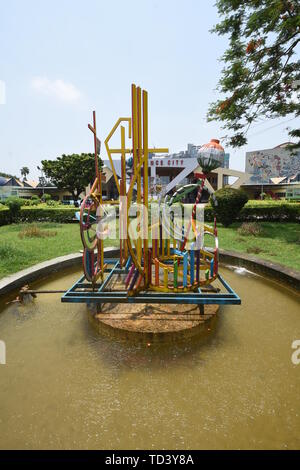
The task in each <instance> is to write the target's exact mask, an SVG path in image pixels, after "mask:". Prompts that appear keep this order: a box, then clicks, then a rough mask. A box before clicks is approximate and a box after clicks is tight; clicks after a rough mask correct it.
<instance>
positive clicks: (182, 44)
mask: <svg viewBox="0 0 300 470" xmlns="http://www.w3.org/2000/svg"><path fill="white" fill-rule="evenodd" d="M214 3H215V1H214V0H205V1H203V0H184V1H183V0H180V1H179V0H126V1H124V0H109V1H108V0H89V2H86V1H84V0H51V1H50V0H43V1H40V0H26V2H25V1H24V0H10V1H9V2H8V1H6V0H0V7H1V8H0V11H1V14H0V103H1V95H2V102H3V101H4V103H3V104H0V171H4V172H6V173H11V174H15V175H17V176H18V175H20V168H21V167H22V166H28V167H29V169H30V175H29V177H28V179H31V178H32V179H36V178H37V177H38V176H39V172H38V170H37V166H38V165H39V164H40V162H41V160H42V159H55V158H57V157H58V156H60V155H62V154H63V153H65V154H70V153H81V152H92V151H93V139H92V134H91V132H90V131H89V130H88V128H87V124H88V123H89V122H91V121H92V111H93V110H94V109H95V110H96V113H97V130H98V136H99V138H100V139H101V140H102V141H103V140H104V139H105V137H106V136H107V134H108V132H109V131H110V129H111V128H112V127H113V125H114V123H115V121H116V120H117V119H118V117H120V116H130V106H131V105H130V85H131V83H136V84H137V85H140V86H141V87H142V88H144V89H146V90H147V91H148V93H149V144H150V146H156V147H168V148H169V150H170V152H179V151H180V150H184V149H185V148H186V146H187V144H188V143H194V144H197V145H199V144H203V143H206V142H208V141H209V140H210V139H211V138H220V137H222V136H224V135H225V131H224V130H222V129H221V128H220V124H219V123H218V122H212V123H207V122H206V113H207V109H208V105H209V103H210V102H213V101H215V100H216V99H218V98H219V95H218V92H217V91H216V86H217V82H218V80H219V78H220V73H221V69H222V67H223V64H222V63H221V62H220V60H219V59H220V57H221V55H222V53H223V52H224V51H225V49H226V46H227V41H226V38H224V37H222V38H221V37H218V36H217V35H215V34H212V33H210V32H209V30H210V29H211V28H212V26H213V25H214V24H215V23H216V22H217V21H218V16H217V9H216V7H215V6H214ZM1 91H2V93H1ZM4 92H5V93H4ZM287 119H288V118H285V119H281V120H273V121H268V122H265V123H260V124H256V125H254V126H253V128H252V129H250V131H249V136H248V137H249V139H248V144H247V146H245V147H242V148H239V149H230V148H229V147H226V148H225V150H226V151H228V152H230V155H231V160H230V167H231V168H233V169H237V170H242V171H243V170H244V169H245V152H246V151H250V150H257V149H263V148H270V147H274V146H276V145H278V144H280V143H282V142H286V141H288V140H289V137H288V133H287V131H286V127H287V126H289V125H295V120H294V121H292V122H286V121H287ZM283 121H284V122H283ZM101 156H102V158H103V159H107V155H106V152H105V150H104V146H103V147H102V152H101Z"/></svg>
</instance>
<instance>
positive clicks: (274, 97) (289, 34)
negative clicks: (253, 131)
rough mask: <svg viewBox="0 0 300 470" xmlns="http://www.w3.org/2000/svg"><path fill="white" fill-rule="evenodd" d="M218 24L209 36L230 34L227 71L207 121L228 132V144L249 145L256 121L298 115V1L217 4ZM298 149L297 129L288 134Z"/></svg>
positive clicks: (225, 58)
mask: <svg viewBox="0 0 300 470" xmlns="http://www.w3.org/2000/svg"><path fill="white" fill-rule="evenodd" d="M216 5H217V8H218V13H219V15H220V16H221V18H222V20H221V21H220V23H218V24H217V25H216V26H215V27H214V29H213V30H212V31H213V32H216V33H217V34H219V35H221V36H223V35H229V46H228V48H227V50H226V51H225V53H224V55H223V56H222V61H223V62H224V64H225V68H224V69H223V71H222V75H221V79H220V81H219V84H218V91H220V93H221V94H222V95H223V98H222V99H219V100H217V101H216V102H215V103H211V104H210V108H209V110H208V115H207V118H208V121H212V120H218V121H221V122H222V123H223V129H227V130H228V131H229V135H228V136H226V137H227V140H228V143H229V144H230V145H231V146H233V147H239V146H242V145H244V144H245V143H247V137H246V135H247V131H248V129H249V127H250V126H251V124H252V123H253V122H255V121H257V120H258V118H263V119H265V120H267V119H274V118H279V117H284V116H288V115H290V117H291V120H292V119H293V117H296V116H299V114H300V102H299V97H298V98H297V92H299V90H300V67H299V65H300V64H299V60H296V58H295V49H296V46H297V44H298V43H299V41H300V3H299V1H298V0H248V1H247V2H245V1H244V0H217V2H216ZM289 134H290V136H291V137H296V138H297V142H296V145H295V147H299V146H300V129H292V130H290V131H289Z"/></svg>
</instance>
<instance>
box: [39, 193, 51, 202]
mask: <svg viewBox="0 0 300 470" xmlns="http://www.w3.org/2000/svg"><path fill="white" fill-rule="evenodd" d="M41 201H42V202H46V204H47V203H48V202H49V201H51V195H50V194H47V193H45V194H43V195H42V197H41Z"/></svg>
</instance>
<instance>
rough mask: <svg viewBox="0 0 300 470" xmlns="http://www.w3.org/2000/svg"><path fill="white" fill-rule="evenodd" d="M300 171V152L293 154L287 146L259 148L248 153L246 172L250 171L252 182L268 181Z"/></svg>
mask: <svg viewBox="0 0 300 470" xmlns="http://www.w3.org/2000/svg"><path fill="white" fill-rule="evenodd" d="M299 171H300V152H298V153H297V155H295V156H293V155H291V151H290V150H288V149H287V148H285V147H282V148H280V147H277V148H276V147H275V148H273V149H266V150H257V151H254V152H247V153H246V173H250V174H251V177H250V182H251V183H256V182H257V183H258V182H260V181H265V182H268V181H269V179H270V178H275V177H279V176H288V177H289V176H293V175H295V174H296V173H298V172H299Z"/></svg>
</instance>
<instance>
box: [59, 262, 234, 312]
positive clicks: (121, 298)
mask: <svg viewBox="0 0 300 470" xmlns="http://www.w3.org/2000/svg"><path fill="white" fill-rule="evenodd" d="M104 263H105V264H106V265H107V268H106V269H105V271H106V272H107V273H108V275H107V276H106V278H105V279H104V281H103V282H102V283H97V284H95V285H94V288H93V286H92V284H91V283H90V282H87V281H86V279H85V277H84V276H82V277H81V278H80V279H78V281H76V283H75V284H74V285H73V286H72V287H71V288H70V289H69V290H68V291H67V292H66V293H65V294H64V295H63V296H62V298H61V301H62V302H73V303H85V304H88V303H96V304H102V303H106V302H109V303H160V304H161V303H164V304H178V303H181V304H199V305H205V304H217V305H228V304H231V305H240V303H241V299H240V298H239V296H238V295H237V294H236V293H235V292H234V290H233V289H232V288H231V287H230V286H229V284H227V282H226V281H225V280H224V279H223V277H222V276H221V275H220V274H219V275H218V279H219V281H220V282H221V284H222V285H223V287H224V289H225V292H217V293H215V292H212V293H209V292H201V289H200V288H199V289H198V292H183V293H172V292H153V291H147V292H140V293H138V294H136V295H128V292H127V291H126V290H122V291H120V290H118V291H105V287H106V286H107V284H108V283H109V282H110V280H111V279H112V277H113V276H115V275H119V274H126V273H127V269H126V268H121V267H120V262H119V260H118V259H115V258H110V259H105V260H104ZM109 266H111V267H109Z"/></svg>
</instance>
